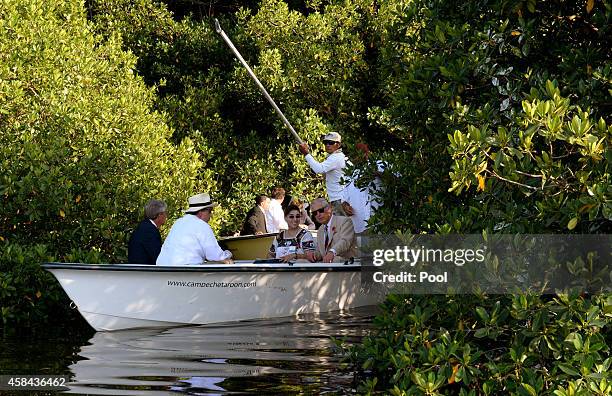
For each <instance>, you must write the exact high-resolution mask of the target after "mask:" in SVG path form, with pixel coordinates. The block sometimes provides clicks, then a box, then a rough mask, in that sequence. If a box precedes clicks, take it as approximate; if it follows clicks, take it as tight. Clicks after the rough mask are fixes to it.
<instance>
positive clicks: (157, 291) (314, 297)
mask: <svg viewBox="0 0 612 396" xmlns="http://www.w3.org/2000/svg"><path fill="white" fill-rule="evenodd" d="M44 267H45V268H46V269H47V270H49V271H50V272H51V273H52V274H53V275H54V276H55V277H56V278H57V280H58V281H59V282H60V284H61V285H62V287H63V288H64V290H65V291H66V293H67V294H68V296H69V297H70V299H71V300H72V301H73V302H74V303H75V304H76V306H77V308H78V310H79V312H80V313H81V315H82V316H83V317H84V318H85V320H87V322H88V323H89V324H90V325H91V326H92V327H93V328H94V329H96V330H99V331H103V330H120V329H129V328H143V327H168V326H178V325H187V324H207V323H218V322H229V321H239V320H248V319H259V318H276V317H284V316H293V315H297V314H303V313H317V312H329V311H335V310H345V309H350V308H354V307H361V306H367V305H375V304H377V303H378V302H379V301H380V300H381V297H380V295H378V294H377V293H374V292H371V291H370V292H366V291H365V290H364V289H363V288H362V285H361V272H360V266H359V265H358V264H357V265H355V264H352V265H343V264H322V263H321V264H310V263H308V264H302V265H294V266H289V265H287V264H263V265H261V264H259V265H257V264H252V263H251V264H248V263H242V264H240V263H239V264H234V265H202V266H197V267H195V266H191V267H160V266H146V265H134V264H126V265H86V264H53V263H49V264H45V265H44Z"/></svg>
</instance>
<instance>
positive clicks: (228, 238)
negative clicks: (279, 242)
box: [219, 232, 278, 242]
mask: <svg viewBox="0 0 612 396" xmlns="http://www.w3.org/2000/svg"><path fill="white" fill-rule="evenodd" d="M277 235H278V232H267V233H265V234H258V235H253V234H250V235H234V236H225V237H220V238H219V242H233V241H244V240H248V239H265V238H270V237H276V236H277Z"/></svg>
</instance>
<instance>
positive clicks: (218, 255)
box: [156, 214, 232, 265]
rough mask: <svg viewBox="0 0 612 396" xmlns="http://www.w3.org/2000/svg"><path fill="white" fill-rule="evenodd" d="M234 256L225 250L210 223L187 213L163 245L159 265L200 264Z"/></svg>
mask: <svg viewBox="0 0 612 396" xmlns="http://www.w3.org/2000/svg"><path fill="white" fill-rule="evenodd" d="M230 257H232V253H231V252H230V251H228V250H223V249H221V247H220V246H219V243H218V242H217V238H215V233H214V232H213V230H212V228H210V225H208V223H207V222H205V221H204V220H201V219H199V218H198V217H196V216H194V215H191V214H186V215H184V216H183V217H181V218H180V219H178V220H177V221H176V222H175V223H174V225H173V226H172V229H170V233H169V234H168V237H167V238H166V240H165V241H164V244H163V245H162V248H161V252H160V253H159V256H158V257H157V262H156V264H157V265H198V264H202V263H203V262H204V261H205V260H208V261H222V260H225V259H228V258H230Z"/></svg>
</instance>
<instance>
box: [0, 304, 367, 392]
mask: <svg viewBox="0 0 612 396" xmlns="http://www.w3.org/2000/svg"><path fill="white" fill-rule="evenodd" d="M375 313H376V312H375V310H374V309H359V310H354V311H352V312H351V313H350V314H338V313H336V314H321V315H302V316H299V317H296V318H286V319H273V320H254V321H245V322H238V323H231V324H221V325H207V326H190V327H179V328H170V329H157V330H152V329H149V330H128V331H117V332H98V333H95V334H93V336H92V337H91V338H90V339H87V338H86V337H85V338H84V339H79V338H78V337H74V336H71V337H66V338H63V337H61V335H60V336H53V337H50V338H49V339H46V338H45V337H44V336H43V337H40V336H37V337H36V340H31V339H24V338H23V337H20V336H19V335H13V336H8V337H7V336H5V337H4V341H3V345H2V350H1V351H0V363H1V366H0V367H1V368H2V374H64V375H68V376H70V378H71V380H70V381H71V382H70V384H69V388H70V389H69V390H68V391H66V393H70V394H98V395H101V394H104V395H170V394H173V395H176V394H181V393H183V394H189V395H203V394H205V395H209V394H245V393H263V394H270V393H272V394H295V393H304V394H347V393H353V392H354V385H355V384H354V383H353V375H352V374H351V373H350V372H348V371H346V370H342V369H341V368H340V362H339V360H340V359H339V357H338V355H337V353H335V352H336V351H335V346H334V343H333V342H332V341H331V339H330V337H335V338H338V339H343V338H344V339H346V340H347V341H348V342H351V343H355V342H359V340H360V339H361V337H362V336H363V335H365V334H366V333H367V332H368V330H369V329H370V328H371V319H372V317H373V315H374V314H375ZM0 393H2V391H0ZM14 394H21V395H23V394H25V392H19V393H14ZM39 394H42V393H39Z"/></svg>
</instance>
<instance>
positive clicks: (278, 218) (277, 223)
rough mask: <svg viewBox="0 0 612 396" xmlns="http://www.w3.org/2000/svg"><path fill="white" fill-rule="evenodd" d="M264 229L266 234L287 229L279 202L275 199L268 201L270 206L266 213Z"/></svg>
mask: <svg viewBox="0 0 612 396" xmlns="http://www.w3.org/2000/svg"><path fill="white" fill-rule="evenodd" d="M266 228H267V229H268V232H279V231H280V230H287V229H289V226H288V225H287V222H286V221H285V213H283V207H282V206H281V201H279V200H277V199H271V200H270V206H269V207H268V211H267V213H266Z"/></svg>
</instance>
